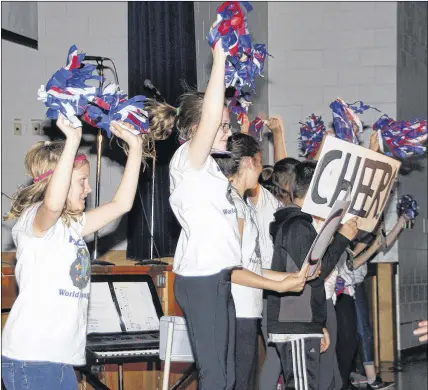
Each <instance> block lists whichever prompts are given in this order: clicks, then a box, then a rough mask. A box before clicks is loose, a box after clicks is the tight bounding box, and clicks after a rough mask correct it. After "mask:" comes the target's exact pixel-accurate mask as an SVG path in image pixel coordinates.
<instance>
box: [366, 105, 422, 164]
mask: <svg viewBox="0 0 428 390" xmlns="http://www.w3.org/2000/svg"><path fill="white" fill-rule="evenodd" d="M373 130H377V131H378V134H379V138H380V140H379V144H380V147H381V151H382V152H383V153H384V154H385V155H387V156H390V157H395V158H399V159H403V160H404V159H406V158H409V157H412V156H417V155H419V156H420V155H423V154H424V153H425V152H426V146H424V144H425V143H426V141H427V121H426V120H425V119H413V120H410V121H395V120H394V119H392V118H390V117H389V116H388V115H386V114H385V115H382V116H381V117H380V118H379V119H378V120H377V121H376V122H375V123H374V124H373ZM385 145H386V147H387V148H388V149H389V150H385Z"/></svg>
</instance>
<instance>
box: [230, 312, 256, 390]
mask: <svg viewBox="0 0 428 390" xmlns="http://www.w3.org/2000/svg"><path fill="white" fill-rule="evenodd" d="M258 329H259V320H258V319H257V318H237V319H236V335H237V337H236V363H235V367H236V384H235V389H236V390H239V389H243V390H244V389H245V390H254V389H255V388H256V371H257V358H258V338H257V336H258Z"/></svg>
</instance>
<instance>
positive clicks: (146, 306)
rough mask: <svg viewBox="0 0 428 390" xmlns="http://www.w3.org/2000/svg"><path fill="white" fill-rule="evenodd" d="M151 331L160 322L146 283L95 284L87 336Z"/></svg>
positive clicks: (92, 292)
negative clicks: (91, 334)
mask: <svg viewBox="0 0 428 390" xmlns="http://www.w3.org/2000/svg"><path fill="white" fill-rule="evenodd" d="M151 330H159V318H158V315H157V312H156V308H155V305H154V303H153V298H152V294H151V292H150V288H149V286H148V284H147V283H146V282H143V281H141V282H128V281H126V282H98V283H92V284H91V295H90V300H89V308H88V328H87V334H90V333H113V332H114V333H120V332H136V331H151Z"/></svg>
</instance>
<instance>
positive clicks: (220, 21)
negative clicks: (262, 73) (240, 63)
mask: <svg viewBox="0 0 428 390" xmlns="http://www.w3.org/2000/svg"><path fill="white" fill-rule="evenodd" d="M241 5H243V6H244V8H245V9H246V10H247V12H250V11H251V10H252V9H253V7H252V6H251V4H250V3H249V2H248V1H242V2H239V1H226V2H224V3H223V4H222V5H220V6H219V7H218V8H217V20H216V22H215V23H214V25H213V26H212V28H211V30H210V31H209V33H208V36H207V39H208V43H209V45H210V46H211V47H212V48H214V46H215V44H216V42H217V41H218V40H219V39H221V41H222V45H223V50H224V51H225V52H226V53H229V54H230V55H231V56H237V57H238V58H240V57H241V56H242V54H243V53H248V54H249V53H250V51H251V38H250V34H249V31H248V25H247V18H246V16H245V14H244V12H243V11H242V8H241Z"/></svg>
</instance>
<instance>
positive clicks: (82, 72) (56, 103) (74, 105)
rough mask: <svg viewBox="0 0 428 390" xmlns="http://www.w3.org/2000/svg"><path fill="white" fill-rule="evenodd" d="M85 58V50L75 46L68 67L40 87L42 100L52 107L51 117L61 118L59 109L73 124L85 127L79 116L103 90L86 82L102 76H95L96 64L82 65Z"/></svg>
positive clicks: (50, 110) (39, 94)
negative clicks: (79, 51)
mask: <svg viewBox="0 0 428 390" xmlns="http://www.w3.org/2000/svg"><path fill="white" fill-rule="evenodd" d="M84 58H85V53H78V51H77V47H76V46H74V45H73V46H71V48H70V50H69V51H68V57H67V61H66V66H65V67H64V68H61V69H59V70H58V71H57V72H55V73H54V75H53V76H52V77H51V78H50V80H49V81H48V83H47V84H46V88H45V87H44V86H43V85H42V86H41V88H40V89H39V91H38V100H41V101H43V103H45V106H46V107H48V111H47V113H46V115H47V117H48V118H50V119H57V118H58V111H59V112H61V113H62V114H63V115H64V116H65V117H66V118H67V119H68V120H69V121H70V123H71V125H72V126H73V127H80V126H82V123H81V122H80V120H79V119H78V118H77V116H76V115H81V114H82V112H83V111H84V109H85V107H86V105H87V103H88V100H89V99H90V98H93V97H94V96H96V95H97V94H98V93H99V91H98V88H96V87H91V86H88V85H87V84H86V82H87V81H88V80H98V81H99V80H100V77H99V76H97V75H94V71H95V69H96V67H95V65H89V64H83V65H82V61H83V60H84Z"/></svg>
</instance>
